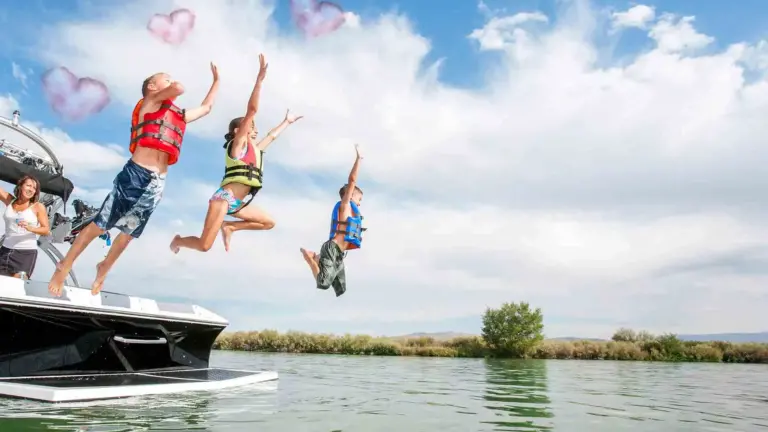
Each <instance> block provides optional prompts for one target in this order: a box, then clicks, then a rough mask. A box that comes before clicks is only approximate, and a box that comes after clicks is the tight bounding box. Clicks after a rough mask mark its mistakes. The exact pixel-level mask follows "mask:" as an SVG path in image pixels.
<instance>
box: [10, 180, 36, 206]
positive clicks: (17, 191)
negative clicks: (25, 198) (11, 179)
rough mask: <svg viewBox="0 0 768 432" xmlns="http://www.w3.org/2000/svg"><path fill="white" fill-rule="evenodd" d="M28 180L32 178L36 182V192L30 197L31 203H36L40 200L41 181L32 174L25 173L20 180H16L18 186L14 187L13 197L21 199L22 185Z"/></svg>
mask: <svg viewBox="0 0 768 432" xmlns="http://www.w3.org/2000/svg"><path fill="white" fill-rule="evenodd" d="M27 180H32V181H33V182H35V194H34V195H32V198H30V199H29V202H30V204H34V203H36V202H37V201H38V200H40V182H39V181H37V179H36V178H34V177H32V176H31V175H25V176H24V177H22V178H20V179H19V181H18V182H16V187H15V188H13V198H14V199H16V200H18V199H19V197H20V196H21V186H23V185H24V183H25V182H26V181H27Z"/></svg>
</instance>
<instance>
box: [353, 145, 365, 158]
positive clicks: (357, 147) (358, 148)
mask: <svg viewBox="0 0 768 432" xmlns="http://www.w3.org/2000/svg"><path fill="white" fill-rule="evenodd" d="M355 153H357V158H358V159H362V158H363V155H362V154H360V144H355Z"/></svg>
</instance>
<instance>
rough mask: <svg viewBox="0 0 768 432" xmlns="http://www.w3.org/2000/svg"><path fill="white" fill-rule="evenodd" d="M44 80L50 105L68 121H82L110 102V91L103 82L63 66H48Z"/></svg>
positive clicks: (44, 88)
mask: <svg viewBox="0 0 768 432" xmlns="http://www.w3.org/2000/svg"><path fill="white" fill-rule="evenodd" d="M41 80H42V82H43V92H44V93H45V96H46V98H47V99H48V104H49V105H50V106H51V108H52V109H53V111H55V112H56V113H57V114H59V115H60V116H61V117H63V118H65V119H66V120H70V121H78V120H82V119H84V118H86V117H88V116H89V115H92V114H96V113H98V112H100V111H101V110H103V109H104V107H106V106H107V104H109V90H108V89H107V86H106V85H104V83H103V82H101V81H99V80H96V79H93V78H88V77H85V78H78V77H77V76H76V75H75V74H73V73H72V72H70V71H69V69H67V68H65V67H63V66H60V67H56V68H51V69H48V70H47V71H46V72H45V73H44V74H43V76H42V78H41Z"/></svg>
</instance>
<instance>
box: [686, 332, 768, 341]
mask: <svg viewBox="0 0 768 432" xmlns="http://www.w3.org/2000/svg"><path fill="white" fill-rule="evenodd" d="M677 337H678V338H680V339H681V340H686V341H702V342H707V341H725V342H760V343H768V332H759V333H715V334H695V335H677Z"/></svg>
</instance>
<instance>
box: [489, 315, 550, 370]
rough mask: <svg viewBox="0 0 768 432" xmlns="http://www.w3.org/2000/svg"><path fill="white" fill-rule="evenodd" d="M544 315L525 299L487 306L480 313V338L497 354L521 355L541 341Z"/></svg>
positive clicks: (524, 354) (505, 355)
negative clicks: (481, 320) (481, 331)
mask: <svg viewBox="0 0 768 432" xmlns="http://www.w3.org/2000/svg"><path fill="white" fill-rule="evenodd" d="M543 321H544V318H543V316H542V314H541V309H540V308H536V309H535V310H534V309H532V308H531V307H530V305H529V304H528V303H526V302H521V303H519V304H518V303H504V304H502V305H501V307H500V308H498V309H491V308H487V309H486V310H485V314H484V315H483V334H482V336H483V340H484V341H485V343H486V345H488V348H489V349H490V351H491V353H493V354H494V355H496V356H499V357H525V356H526V355H527V354H528V353H530V351H531V350H532V349H533V348H534V347H535V346H536V344H538V343H539V342H541V341H542V340H544V335H543V334H542V330H544V322H543Z"/></svg>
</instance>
